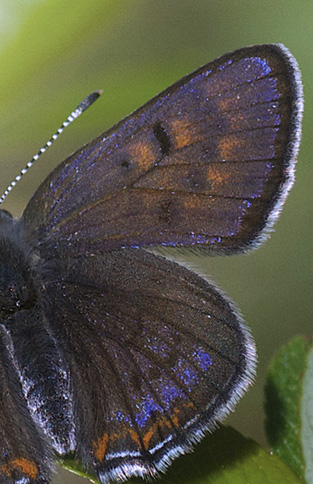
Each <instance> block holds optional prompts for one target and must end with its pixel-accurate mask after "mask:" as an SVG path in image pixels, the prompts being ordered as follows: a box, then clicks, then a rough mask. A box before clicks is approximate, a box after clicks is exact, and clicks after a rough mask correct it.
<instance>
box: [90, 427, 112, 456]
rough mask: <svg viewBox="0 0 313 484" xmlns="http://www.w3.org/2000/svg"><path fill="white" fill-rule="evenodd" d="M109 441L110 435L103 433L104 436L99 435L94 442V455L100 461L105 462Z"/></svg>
mask: <svg viewBox="0 0 313 484" xmlns="http://www.w3.org/2000/svg"><path fill="white" fill-rule="evenodd" d="M108 441H109V435H108V434H107V433H105V434H103V435H102V437H99V439H97V440H96V441H94V442H93V443H92V446H93V452H94V456H95V458H96V459H97V460H98V461H99V462H103V460H104V456H105V453H106V450H107V446H108Z"/></svg>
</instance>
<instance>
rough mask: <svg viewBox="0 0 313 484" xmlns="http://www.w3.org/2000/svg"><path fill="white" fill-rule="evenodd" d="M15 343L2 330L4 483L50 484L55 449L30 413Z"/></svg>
mask: <svg viewBox="0 0 313 484" xmlns="http://www.w3.org/2000/svg"><path fill="white" fill-rule="evenodd" d="M10 348H11V349H12V341H11V339H10V337H9V335H8V334H7V332H6V331H5V330H4V329H3V327H0V482H1V484H14V483H17V482H22V483H23V484H46V483H48V482H50V477H51V467H52V463H53V461H52V450H51V448H50V446H49V444H48V441H47V439H46V438H45V436H44V434H43V432H42V429H41V428H40V427H39V426H38V425H36V424H35V422H34V421H33V418H32V417H33V416H32V415H31V414H30V412H29V409H28V407H27V403H26V400H25V398H24V394H23V391H22V387H21V381H20V378H19V375H18V372H17V370H16V368H15V366H14V364H13V361H12V351H10Z"/></svg>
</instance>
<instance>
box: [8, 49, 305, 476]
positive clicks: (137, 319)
mask: <svg viewBox="0 0 313 484" xmlns="http://www.w3.org/2000/svg"><path fill="white" fill-rule="evenodd" d="M301 116H302V86H301V80H300V73H299V70H298V67H297V63H296V61H295V59H294V58H293V57H292V55H291V54H290V53H289V51H288V50H287V49H286V48H285V47H284V46H282V45H260V46H252V47H247V48H242V49H239V50H237V51H235V52H232V53H230V54H226V55H224V56H222V57H220V58H219V59H217V60H215V61H214V62H211V63H209V64H207V65H205V66H203V67H201V68H199V69H198V70H196V71H195V72H193V73H192V74H190V75H188V76H186V77H184V78H182V79H181V80H180V81H178V82H176V83H175V84H174V85H172V86H171V87H170V88H168V89H167V90H165V91H164V92H162V93H161V94H159V95H158V96H156V97H155V98H153V99H152V100H151V101H149V102H148V103H147V104H145V105H144V106H143V107H141V108H140V109H138V110H137V111H135V112H134V113H133V114H131V115H130V116H128V117H126V118H125V119H124V120H122V121H121V122H120V123H118V124H117V125H116V126H114V127H113V128H111V129H110V130H109V131H107V132H105V133H104V134H101V135H100V136H98V137H97V138H95V139H94V140H93V141H91V142H90V143H88V144H86V145H85V146H84V147H82V148H81V149H79V150H78V151H77V152H76V153H74V154H72V155H71V156H69V158H67V159H66V160H65V161H64V162H63V163H61V164H60V165H59V166H58V167H57V168H56V169H55V170H54V171H52V173H51V174H50V175H49V176H48V177H47V179H46V180H45V181H44V182H43V183H42V184H41V185H40V186H39V188H38V189H37V191H36V192H35V194H34V195H33V196H32V198H31V200H30V202H29V203H28V205H27V206H26V208H25V211H24V213H23V215H22V217H21V218H20V219H13V218H12V216H11V215H10V214H9V212H7V211H4V210H1V211H0V303H1V304H0V311H1V324H0V333H1V338H0V353H1V356H0V385H1V388H0V398H1V403H0V447H1V453H0V480H1V483H4V484H12V483H15V484H17V483H23V484H39V483H49V482H51V473H52V469H53V459H54V454H55V453H57V454H59V455H61V456H64V455H67V454H70V453H72V454H74V455H75V457H76V458H77V459H79V460H81V462H82V463H83V465H84V466H85V468H86V469H87V470H88V471H89V472H92V473H94V474H95V475H96V476H97V478H98V480H99V481H100V482H101V483H107V482H110V481H114V480H117V481H123V480H126V479H128V478H129V477H131V476H141V477H154V476H157V475H158V474H159V473H160V472H163V471H164V470H165V469H166V468H167V466H168V465H169V464H170V463H171V461H172V460H173V459H175V458H176V457H178V456H179V455H181V454H183V453H185V452H188V451H190V450H191V448H192V447H193V445H194V444H195V443H196V442H198V441H199V440H200V439H201V438H202V437H203V436H204V435H205V434H206V433H207V431H210V430H212V429H214V428H215V427H216V424H217V423H218V422H220V421H222V420H223V419H224V417H225V416H226V415H227V414H228V413H229V411H230V410H232V409H233V408H234V406H235V404H236V403H237V401H238V400H239V398H240V397H241V396H242V394H243V393H244V392H245V391H246V389H247V388H248V387H249V385H250V383H251V382H252V379H253V375H254V371H255V363H256V350H255V344H254V341H253V338H252V336H251V335H250V332H249V330H248V329H247V328H246V327H245V326H244V324H243V322H242V320H241V317H240V315H239V313H238V310H237V309H236V307H235V305H234V303H232V301H230V299H229V298H228V297H226V296H225V295H224V294H223V292H222V291H221V290H219V289H217V288H216V287H215V286H214V285H213V284H212V283H209V282H207V281H206V280H205V279H204V278H202V277H199V276H198V275H196V274H195V273H193V272H192V271H190V270H188V269H187V268H185V267H183V266H181V265H178V264H177V263H174V262H172V261H170V260H168V259H166V258H164V257H163V256H160V255H156V254H154V253H151V251H149V250H147V249H149V248H151V247H155V246H156V247H157V246H163V247H165V248H167V247H186V248H188V247H189V248H193V249H194V250H196V249H199V248H201V249H202V250H203V251H205V252H207V253H208V254H226V255H228V254H235V253H241V252H246V251H247V250H249V249H250V248H253V247H256V246H257V245H259V243H260V242H262V241H263V239H264V238H265V237H266V234H267V233H268V231H269V229H270V228H271V227H272V225H273V223H274V221H275V220H276V219H277V217H278V214H279V212H280V210H281V207H282V204H283V202H284V200H285V198H286V196H287V193H288V191H289V189H290V188H291V186H292V184H293V180H294V166H295V161H296V155H297V152H298V148H299V142H300V131H301Z"/></svg>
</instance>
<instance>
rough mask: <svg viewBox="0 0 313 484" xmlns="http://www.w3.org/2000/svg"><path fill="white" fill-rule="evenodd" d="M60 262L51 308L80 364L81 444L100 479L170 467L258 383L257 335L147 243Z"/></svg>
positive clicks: (72, 368)
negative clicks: (152, 251) (252, 383)
mask: <svg viewBox="0 0 313 484" xmlns="http://www.w3.org/2000/svg"><path fill="white" fill-rule="evenodd" d="M49 272H50V274H51V277H50V280H49V281H45V287H46V290H47V291H48V293H49V304H48V305H46V309H45V311H46V312H45V316H46V319H47V320H48V321H49V322H50V328H51V334H52V335H53V338H55V339H56V340H57V341H58V345H59V347H60V351H61V352H62V353H63V354H64V358H65V360H66V366H67V367H68V368H69V373H70V375H71V385H72V388H73V402H74V404H73V408H74V409H75V410H74V415H73V419H74V428H75V429H76V430H75V433H76V440H77V448H76V451H77V455H78V456H79V458H80V459H81V460H82V461H83V463H84V464H85V465H87V466H89V468H91V469H93V470H95V471H96V473H97V475H98V477H99V479H100V480H101V482H103V483H104V482H109V481H111V480H113V479H114V480H115V479H120V480H121V479H122V480H124V479H126V478H129V477H130V476H132V475H139V476H148V475H150V476H153V475H156V474H157V473H158V471H163V470H165V468H166V467H167V465H168V464H169V463H170V461H171V460H172V459H173V458H175V457H177V456H178V455H180V454H182V453H184V452H186V451H187V450H189V449H190V448H191V445H192V443H194V442H195V441H197V440H200V438H202V436H203V434H204V431H205V430H208V429H212V428H214V426H215V424H216V422H217V421H219V420H221V419H222V418H223V417H224V416H225V414H227V413H228V412H229V411H230V410H231V409H232V408H233V406H234V405H235V403H236V402H237V400H238V399H239V397H240V396H241V394H242V393H243V392H244V391H245V390H246V388H247V386H248V385H249V383H250V381H251V376H252V375H253V371H254V365H255V349H254V344H253V341H252V339H251V337H250V335H249V334H248V332H247V330H246V328H245V327H244V326H243V325H242V324H241V322H240V318H239V316H238V313H237V311H236V310H235V308H234V307H233V305H232V304H231V303H230V302H228V301H227V300H226V299H225V296H223V295H222V294H221V293H220V292H219V291H218V290H217V289H216V288H214V287H213V286H212V285H211V284H209V283H208V282H206V281H205V280H203V279H202V278H200V277H198V276H197V275H195V274H194V273H192V272H191V271H189V270H187V269H186V268H184V267H181V266H179V265H177V264H175V263H173V262H170V261H168V260H167V259H164V258H163V257H159V256H155V255H154V254H150V253H147V252H146V251H144V250H143V249H138V250H136V251H125V250H124V251H113V252H111V253H108V254H106V255H105V256H97V257H88V258H84V259H72V260H69V259H68V260H65V259H62V260H61V259H59V260H54V261H50V268H49Z"/></svg>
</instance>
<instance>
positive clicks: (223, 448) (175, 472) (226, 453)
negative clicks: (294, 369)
mask: <svg viewBox="0 0 313 484" xmlns="http://www.w3.org/2000/svg"><path fill="white" fill-rule="evenodd" d="M63 466H65V467H66V468H67V469H71V470H72V471H74V472H77V473H79V474H80V475H84V474H83V473H82V468H81V467H80V466H79V464H77V463H75V462H74V461H70V460H65V462H63ZM85 476H86V474H85ZM93 479H94V478H93ZM130 482H132V483H137V484H138V483H142V482H143V481H142V480H141V479H132V480H131V481H130ZM156 482H157V484H172V483H173V482H179V484H247V483H253V484H273V483H275V484H288V483H290V484H291V483H292V484H300V483H301V482H303V481H302V480H301V479H299V478H298V477H297V476H296V475H295V474H294V472H293V471H292V470H291V469H290V467H289V466H287V465H286V464H284V463H283V462H282V461H281V460H280V459H279V458H278V457H277V456H276V455H273V454H270V453H268V452H267V451H266V450H265V449H264V448H263V447H261V446H260V445H258V444H257V443H255V442H254V441H252V440H250V439H246V438H245V437H243V436H242V435H241V434H240V433H239V432H237V431H236V430H234V429H232V428H230V427H222V428H220V429H219V430H217V431H216V432H215V433H214V434H213V435H209V436H208V437H206V438H205V439H204V440H203V441H202V442H201V444H199V445H198V446H197V447H196V448H195V451H194V452H193V454H188V455H184V456H182V457H180V458H179V459H177V460H176V461H175V462H174V463H173V465H172V466H171V467H170V468H169V469H168V471H167V472H166V474H165V475H164V476H163V477H162V478H161V479H159V480H158V481H156Z"/></svg>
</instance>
